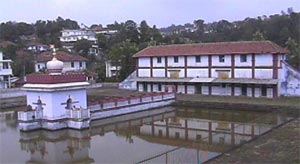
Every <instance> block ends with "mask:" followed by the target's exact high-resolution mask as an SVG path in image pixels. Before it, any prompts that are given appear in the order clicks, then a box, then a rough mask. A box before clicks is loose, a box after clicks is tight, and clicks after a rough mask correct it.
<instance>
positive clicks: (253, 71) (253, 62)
mask: <svg viewBox="0 0 300 164" xmlns="http://www.w3.org/2000/svg"><path fill="white" fill-rule="evenodd" d="M251 56H252V79H255V54H251Z"/></svg>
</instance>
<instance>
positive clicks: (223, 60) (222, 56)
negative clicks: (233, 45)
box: [219, 55, 225, 63]
mask: <svg viewBox="0 0 300 164" xmlns="http://www.w3.org/2000/svg"><path fill="white" fill-rule="evenodd" d="M219 62H220V63H224V62H225V56H224V55H219Z"/></svg>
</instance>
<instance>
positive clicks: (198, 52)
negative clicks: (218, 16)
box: [134, 41, 287, 98]
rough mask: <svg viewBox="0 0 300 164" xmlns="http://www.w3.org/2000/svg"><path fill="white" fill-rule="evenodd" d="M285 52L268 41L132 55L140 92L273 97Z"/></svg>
mask: <svg viewBox="0 0 300 164" xmlns="http://www.w3.org/2000/svg"><path fill="white" fill-rule="evenodd" d="M286 53H287V50H286V49H284V48H282V47H280V46H278V45H276V44H275V43H272V42H270V41H242V42H220V43H199V44H182V45H164V46H154V47H148V48H146V49H144V50H142V51H140V52H138V53H136V54H135V55H134V57H135V58H136V61H137V68H136V72H137V87H138V90H139V91H147V92H156V91H170V90H175V91H177V92H178V93H185V94H204V95H228V96H240V95H243V96H249V97H261V96H262V97H270V98H271V97H278V96H279V95H282V94H284V93H283V91H281V89H280V88H281V82H282V81H284V80H283V79H284V77H285V73H284V70H283V63H282V61H284V60H285V59H286Z"/></svg>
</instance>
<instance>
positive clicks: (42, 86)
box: [18, 50, 89, 131]
mask: <svg viewBox="0 0 300 164" xmlns="http://www.w3.org/2000/svg"><path fill="white" fill-rule="evenodd" d="M56 55H58V54H56V52H55V50H54V51H53V56H51V58H52V60H50V61H48V62H47V63H46V65H47V73H41V74H30V75H26V82H27V83H26V84H25V85H24V86H23V89H24V90H26V100H27V110H26V111H20V112H19V113H18V120H19V127H20V129H21V130H24V131H25V130H33V129H39V128H45V129H50V130H57V129H62V128H68V127H70V128H76V129H81V128H87V126H88V125H89V120H88V119H87V118H88V117H89V114H88V113H89V111H88V109H87V96H86V88H87V86H88V85H89V83H88V82H87V81H86V76H85V74H84V73H62V70H63V67H64V63H63V62H62V61H60V60H58V59H57V56H56ZM39 120H43V123H42V124H39V123H38V121H39Z"/></svg>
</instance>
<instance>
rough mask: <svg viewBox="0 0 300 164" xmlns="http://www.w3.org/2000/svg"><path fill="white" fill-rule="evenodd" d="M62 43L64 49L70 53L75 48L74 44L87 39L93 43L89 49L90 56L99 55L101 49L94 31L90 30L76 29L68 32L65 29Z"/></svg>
mask: <svg viewBox="0 0 300 164" xmlns="http://www.w3.org/2000/svg"><path fill="white" fill-rule="evenodd" d="M59 39H60V41H61V42H62V47H63V48H66V49H67V50H69V51H70V52H71V51H72V50H73V48H74V43H76V42H77V41H79V40H81V39H86V40H88V41H90V42H91V43H92V47H91V48H90V49H89V52H88V54H95V55H98V53H99V48H98V45H97V44H96V43H97V37H96V33H95V31H94V30H90V29H76V30H68V29H64V30H62V31H61V36H60V38H59Z"/></svg>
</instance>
